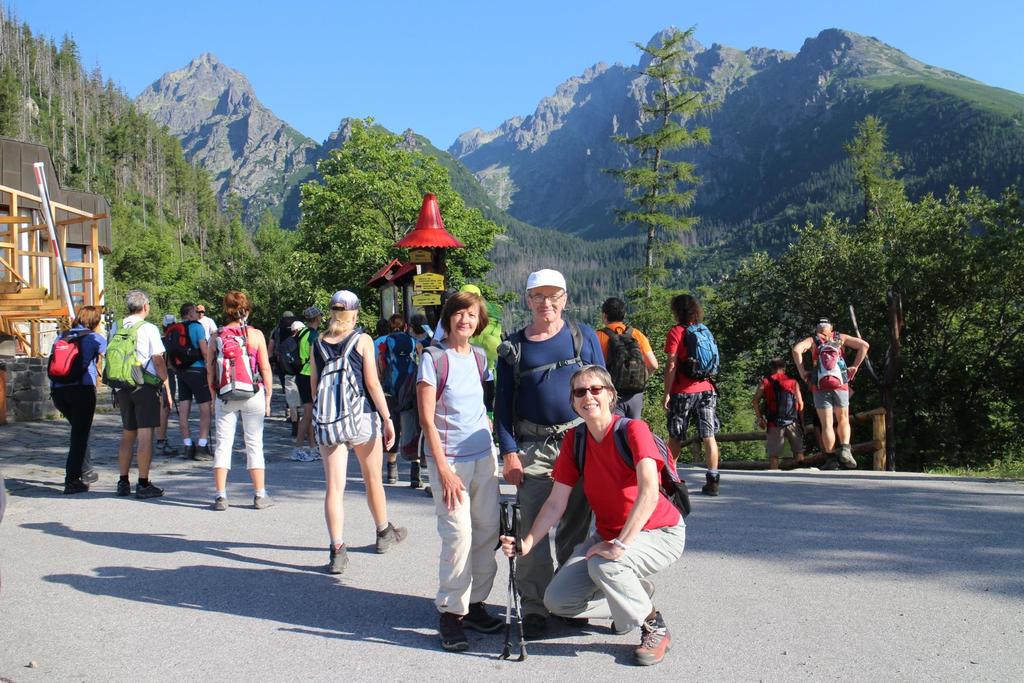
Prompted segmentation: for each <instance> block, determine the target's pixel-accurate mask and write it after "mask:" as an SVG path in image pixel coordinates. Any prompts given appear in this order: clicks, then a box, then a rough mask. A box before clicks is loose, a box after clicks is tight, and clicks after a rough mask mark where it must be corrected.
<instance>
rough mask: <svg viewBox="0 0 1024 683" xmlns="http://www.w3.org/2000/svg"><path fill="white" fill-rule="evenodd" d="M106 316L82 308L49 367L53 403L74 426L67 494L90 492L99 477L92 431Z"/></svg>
mask: <svg viewBox="0 0 1024 683" xmlns="http://www.w3.org/2000/svg"><path fill="white" fill-rule="evenodd" d="M102 318H103V316H102V314H101V312H100V309H99V308H97V307H96V306H82V307H81V308H79V309H78V316H77V317H76V318H75V321H74V323H72V325H71V329H70V330H68V331H67V332H64V333H63V334H61V335H60V337H59V338H58V339H57V341H56V342H55V343H54V345H53V349H52V350H51V351H50V361H49V363H48V364H47V367H46V373H47V375H48V376H49V377H50V396H51V397H52V398H53V405H54V406H56V408H57V410H59V411H60V414H61V415H63V416H64V419H66V420H67V421H68V424H70V425H71V443H70V445H69V447H68V457H67V461H66V463H65V465H64V493H65V495H70V494H74V493H83V492H85V491H88V490H89V484H91V483H93V482H95V481H96V479H97V478H98V477H97V475H96V471H95V470H93V469H92V467H91V466H90V464H89V432H90V431H92V420H93V417H94V416H95V415H96V378H97V372H96V362H97V360H99V359H100V358H101V357H102V356H103V354H104V353H105V352H106V350H107V340H106V339H104V338H103V335H101V334H99V333H98V332H96V329H97V328H98V327H99V326H100V321H101V320H102Z"/></svg>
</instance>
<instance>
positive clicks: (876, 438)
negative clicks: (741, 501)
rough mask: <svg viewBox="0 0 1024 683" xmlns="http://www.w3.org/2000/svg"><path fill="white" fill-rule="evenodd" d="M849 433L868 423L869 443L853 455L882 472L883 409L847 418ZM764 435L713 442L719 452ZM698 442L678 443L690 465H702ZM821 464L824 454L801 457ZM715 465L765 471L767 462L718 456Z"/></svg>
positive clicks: (788, 462) (745, 434)
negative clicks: (868, 460) (686, 450)
mask: <svg viewBox="0 0 1024 683" xmlns="http://www.w3.org/2000/svg"><path fill="white" fill-rule="evenodd" d="M850 420H851V424H850V428H851V434H852V432H853V429H854V428H855V427H856V425H858V424H867V423H870V424H871V440H870V441H862V442H861V443H856V444H853V446H852V449H853V454H854V455H855V456H856V455H866V454H870V455H871V469H873V470H878V471H883V470H885V469H886V455H885V453H886V449H885V409H884V408H873V409H872V410H866V411H864V412H862V413H855V414H853V415H851V416H850ZM816 430H817V428H816V427H809V428H808V429H807V430H806V432H807V433H810V434H814V433H815V431H816ZM765 436H766V435H765V432H764V431H757V432H737V433H733V434H718V435H716V436H715V440H716V441H717V442H718V443H719V445H720V446H719V450H721V444H723V443H737V442H742V441H764V440H765ZM701 444H702V442H701V440H700V439H699V438H698V437H696V436H693V437H690V438H689V439H687V440H686V441H684V442H683V443H682V447H683V448H685V447H687V446H689V447H690V449H691V452H692V454H693V460H692V462H695V463H699V462H703V461H704V458H703V456H702V454H701ZM824 462H825V454H824V453H812V454H809V455H806V456H804V464H805V465H811V466H813V465H820V464H822V463H824ZM718 466H719V467H720V468H721V469H726V470H766V469H768V461H767V460H724V459H722V457H721V455H719V463H718ZM794 466H795V462H794V461H793V459H792V458H790V459H787V460H784V461H783V462H781V463H780V467H781V468H782V469H784V470H788V469H793V468H794Z"/></svg>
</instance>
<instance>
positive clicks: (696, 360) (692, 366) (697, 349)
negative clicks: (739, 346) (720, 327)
mask: <svg viewBox="0 0 1024 683" xmlns="http://www.w3.org/2000/svg"><path fill="white" fill-rule="evenodd" d="M683 341H684V342H685V343H686V353H687V355H688V356H689V357H688V358H687V359H686V360H685V361H684V362H683V366H682V369H683V374H685V375H686V376H687V377H690V378H692V379H711V378H712V377H714V376H715V375H717V374H718V370H719V369H720V367H721V360H720V358H719V356H718V344H716V343H715V336H714V335H713V334H711V330H709V329H708V327H707V325H705V324H704V323H693V324H691V325H688V326H687V328H686V333H685V334H684V335H683Z"/></svg>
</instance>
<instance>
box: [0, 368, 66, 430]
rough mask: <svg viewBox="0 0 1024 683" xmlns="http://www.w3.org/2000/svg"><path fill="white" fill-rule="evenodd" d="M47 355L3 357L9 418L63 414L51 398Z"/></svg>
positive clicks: (37, 417)
mask: <svg viewBox="0 0 1024 683" xmlns="http://www.w3.org/2000/svg"><path fill="white" fill-rule="evenodd" d="M46 362H47V359H46V358H0V365H3V366H5V367H6V368H7V419H8V420H45V419H50V418H54V417H59V416H60V413H59V412H57V409H56V408H54V407H53V402H52V401H51V400H50V379H49V378H48V377H47V376H46Z"/></svg>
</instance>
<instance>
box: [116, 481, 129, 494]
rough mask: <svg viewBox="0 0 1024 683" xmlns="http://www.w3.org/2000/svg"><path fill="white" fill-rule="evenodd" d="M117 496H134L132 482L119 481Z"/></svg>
mask: <svg viewBox="0 0 1024 683" xmlns="http://www.w3.org/2000/svg"><path fill="white" fill-rule="evenodd" d="M117 495H119V496H122V497H123V496H130V495H132V485H131V482H128V481H125V480H124V479H118V480H117Z"/></svg>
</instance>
